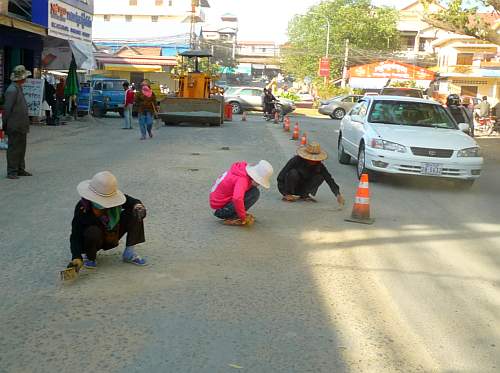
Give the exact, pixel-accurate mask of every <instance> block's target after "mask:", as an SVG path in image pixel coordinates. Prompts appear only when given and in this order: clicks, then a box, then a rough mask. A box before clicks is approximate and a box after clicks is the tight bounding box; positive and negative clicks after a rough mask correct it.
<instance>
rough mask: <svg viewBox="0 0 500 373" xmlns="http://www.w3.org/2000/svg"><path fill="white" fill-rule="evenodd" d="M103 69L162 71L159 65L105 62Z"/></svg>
mask: <svg viewBox="0 0 500 373" xmlns="http://www.w3.org/2000/svg"><path fill="white" fill-rule="evenodd" d="M104 70H107V71H128V72H134V71H140V72H152V73H158V72H162V71H163V68H162V66H160V65H128V64H127V65H125V64H124V65H122V64H113V63H110V64H106V66H105V67H104Z"/></svg>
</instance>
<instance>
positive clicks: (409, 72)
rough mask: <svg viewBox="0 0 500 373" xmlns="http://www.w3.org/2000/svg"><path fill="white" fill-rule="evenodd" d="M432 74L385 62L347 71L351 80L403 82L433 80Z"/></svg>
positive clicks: (416, 68) (396, 63)
mask: <svg viewBox="0 0 500 373" xmlns="http://www.w3.org/2000/svg"><path fill="white" fill-rule="evenodd" d="M434 76H435V74H434V72H432V71H430V70H427V69H424V68H421V67H418V66H414V65H409V64H406V63H403V62H397V61H385V62H380V63H372V64H369V65H363V66H356V67H353V68H351V69H350V70H349V77H351V78H385V79H403V80H433V79H434Z"/></svg>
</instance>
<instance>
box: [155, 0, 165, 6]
mask: <svg viewBox="0 0 500 373" xmlns="http://www.w3.org/2000/svg"><path fill="white" fill-rule="evenodd" d="M155 5H156V6H162V5H163V0H155Z"/></svg>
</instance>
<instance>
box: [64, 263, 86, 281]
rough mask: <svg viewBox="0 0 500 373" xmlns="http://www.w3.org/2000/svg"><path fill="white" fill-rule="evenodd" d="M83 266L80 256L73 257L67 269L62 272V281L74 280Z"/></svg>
mask: <svg viewBox="0 0 500 373" xmlns="http://www.w3.org/2000/svg"><path fill="white" fill-rule="evenodd" d="M82 267H83V260H82V259H80V258H78V259H73V260H72V261H71V262H69V264H68V266H67V267H66V269H65V270H62V271H61V272H60V276H61V280H62V281H70V280H74V279H75V278H76V277H77V276H78V272H80V269H81V268H82Z"/></svg>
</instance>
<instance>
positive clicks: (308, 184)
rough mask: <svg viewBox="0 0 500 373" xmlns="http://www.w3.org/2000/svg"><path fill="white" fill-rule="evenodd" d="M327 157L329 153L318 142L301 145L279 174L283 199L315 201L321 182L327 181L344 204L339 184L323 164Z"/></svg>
mask: <svg viewBox="0 0 500 373" xmlns="http://www.w3.org/2000/svg"><path fill="white" fill-rule="evenodd" d="M327 158H328V154H327V153H326V152H325V151H324V150H322V149H321V146H320V145H319V144H318V143H315V142H313V143H311V144H309V145H307V146H303V147H300V148H299V149H298V150H297V155H296V156H295V157H293V158H292V159H290V160H289V161H288V163H287V164H286V166H285V167H284V168H283V169H282V170H281V172H280V173H279V175H278V189H279V191H280V193H281V194H282V195H283V200H284V201H287V202H295V201H297V200H300V199H302V200H305V201H315V200H314V198H313V197H311V196H315V195H316V192H317V191H318V188H319V187H320V186H321V184H323V182H326V183H327V184H328V186H329V187H330V189H331V191H332V192H333V194H334V195H335V197H337V202H338V203H339V204H340V205H344V203H345V200H344V197H343V196H342V194H340V189H339V186H338V185H337V183H336V182H335V180H333V178H332V175H331V174H330V173H329V172H328V170H327V168H326V167H325V165H324V164H323V161H324V160H326V159H327Z"/></svg>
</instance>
